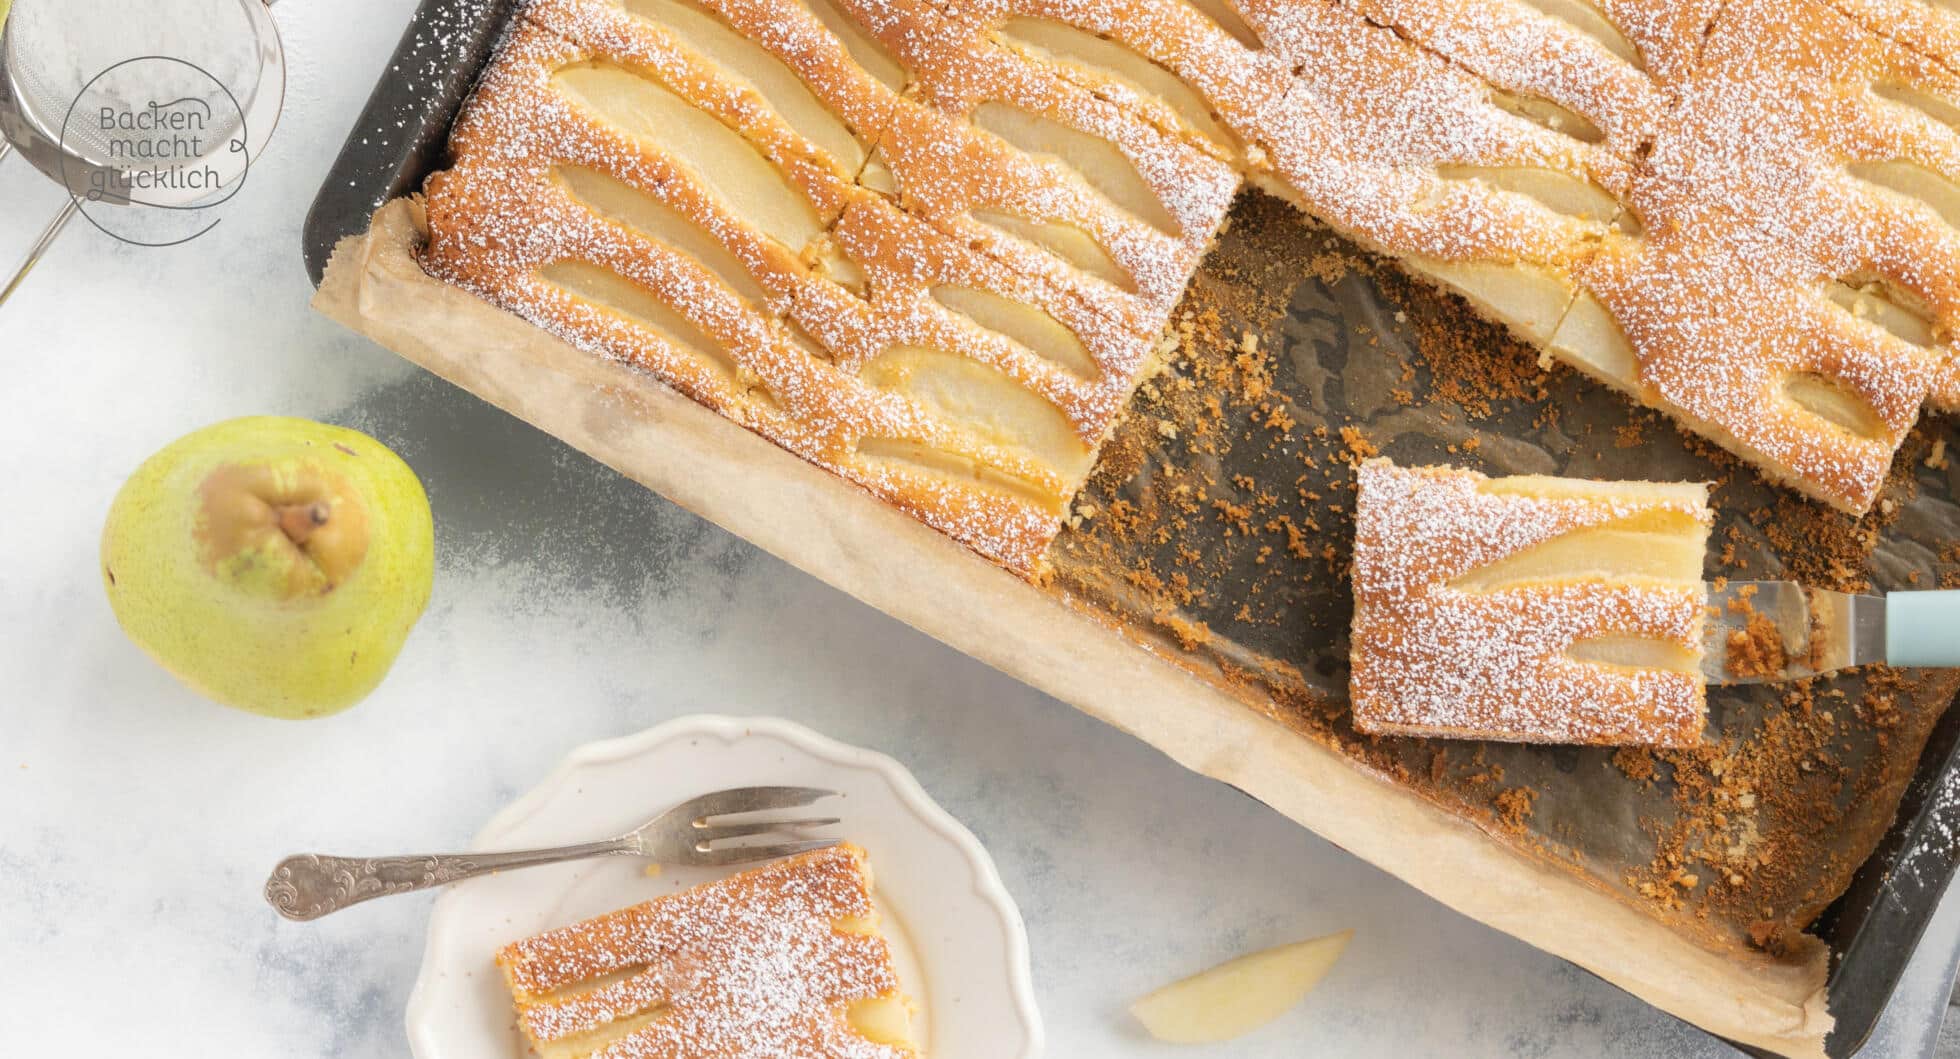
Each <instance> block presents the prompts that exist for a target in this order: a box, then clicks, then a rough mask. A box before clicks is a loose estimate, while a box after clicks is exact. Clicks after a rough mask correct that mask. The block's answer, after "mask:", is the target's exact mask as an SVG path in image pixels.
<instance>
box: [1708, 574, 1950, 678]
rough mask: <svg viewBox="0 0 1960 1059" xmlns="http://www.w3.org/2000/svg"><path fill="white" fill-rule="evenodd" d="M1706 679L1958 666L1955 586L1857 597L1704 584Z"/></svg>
mask: <svg viewBox="0 0 1960 1059" xmlns="http://www.w3.org/2000/svg"><path fill="white" fill-rule="evenodd" d="M1708 605H1709V619H1708V629H1707V635H1706V637H1705V640H1704V644H1705V648H1706V649H1705V651H1704V653H1703V656H1702V672H1703V675H1704V676H1706V677H1707V678H1708V682H1709V683H1710V684H1762V683H1769V682H1773V681H1779V680H1801V679H1803V678H1804V677H1811V676H1817V675H1819V674H1823V673H1830V672H1833V671H1835V670H1839V669H1849V668H1850V667H1852V666H1864V665H1881V664H1882V665H1889V666H1960V589H1955V590H1944V591H1926V592H1888V593H1885V594H1882V595H1878V594H1869V595H1859V594H1855V593H1851V592H1832V591H1829V590H1826V589H1821V588H1809V587H1806V586H1804V585H1800V584H1798V583H1796V582H1795V581H1727V582H1722V583H1720V584H1714V585H1709V586H1708Z"/></svg>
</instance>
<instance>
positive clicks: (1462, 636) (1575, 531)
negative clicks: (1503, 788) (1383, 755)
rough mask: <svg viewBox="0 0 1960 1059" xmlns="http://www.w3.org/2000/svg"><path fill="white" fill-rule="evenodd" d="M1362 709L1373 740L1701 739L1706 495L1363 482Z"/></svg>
mask: <svg viewBox="0 0 1960 1059" xmlns="http://www.w3.org/2000/svg"><path fill="white" fill-rule="evenodd" d="M1357 476H1358V479H1359V483H1360V495H1359V497H1358V499H1357V500H1356V507H1355V542H1354V621H1353V627H1352V631H1351V636H1352V649H1351V656H1350V657H1351V661H1352V665H1353V670H1352V675H1351V677H1350V683H1349V687H1350V696H1351V698H1352V701H1353V705H1354V724H1355V727H1356V728H1358V729H1360V730H1361V731H1363V732H1370V733H1377V734H1395V735H1424V736H1446V737H1451V738H1459V739H1491V740H1502V741H1507V742H1531V743H1580V744H1602V745H1631V744H1645V745H1652V746H1673V747H1680V746H1694V745H1696V744H1697V743H1699V742H1700V741H1701V730H1702V724H1703V715H1704V713H1705V709H1706V705H1705V690H1706V689H1705V687H1704V683H1703V678H1702V670H1701V653H1702V625H1703V622H1704V620H1705V617H1706V615H1705V613H1704V612H1705V609H1706V605H1707V592H1706V589H1705V588H1704V585H1703V582H1702V561H1703V557H1704V553H1705V552H1706V550H1707V545H1708V532H1709V527H1710V525H1711V523H1712V516H1711V514H1710V512H1709V509H1708V490H1707V487H1706V486H1703V485H1701V484H1698V483H1694V484H1661V483H1652V482H1589V481H1581V480H1575V479H1566V478H1550V477H1543V476H1535V475H1533V476H1520V477H1510V478H1487V477H1485V476H1484V475H1482V474H1479V473H1477V472H1475V471H1468V470H1459V469H1455V468H1447V467H1426V468H1404V467H1397V466H1396V465H1394V464H1393V463H1390V462H1389V461H1387V460H1384V459H1372V460H1368V461H1366V462H1364V463H1363V464H1362V465H1361V467H1360V468H1359V469H1358V471H1357Z"/></svg>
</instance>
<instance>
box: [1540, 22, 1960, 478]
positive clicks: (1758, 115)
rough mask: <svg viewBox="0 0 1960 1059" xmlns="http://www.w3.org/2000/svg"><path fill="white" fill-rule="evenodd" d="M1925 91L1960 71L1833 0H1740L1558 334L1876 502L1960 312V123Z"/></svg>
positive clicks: (1622, 379)
mask: <svg viewBox="0 0 1960 1059" xmlns="http://www.w3.org/2000/svg"><path fill="white" fill-rule="evenodd" d="M1920 98H1924V99H1960V81H1956V80H1955V79H1954V77H1953V75H1952V74H1951V73H1950V72H1949V71H1947V70H1945V69H1944V68H1943V67H1941V66H1940V65H1939V64H1937V63H1935V62H1933V61H1931V60H1929V59H1926V58H1925V57H1923V56H1920V55H1917V54H1915V53H1913V52H1911V51H1910V50H1908V49H1905V48H1902V47H1900V46H1899V45H1897V44H1895V43H1893V42H1892V41H1890V40H1888V39H1886V38H1883V37H1881V36H1878V35H1876V34H1873V33H1870V32H1867V31H1865V30H1863V29H1862V28H1861V27H1859V26H1858V25H1857V24H1856V23H1854V22H1853V21H1852V20H1850V19H1848V18H1846V17H1845V16H1844V15H1842V14H1841V13H1839V12H1838V11H1837V10H1836V9H1834V8H1832V7H1829V6H1827V5H1825V4H1823V3H1820V2H1813V0H1735V2H1733V3H1729V4H1727V5H1726V6H1725V7H1724V8H1723V10H1722V14H1721V17H1720V18H1719V19H1718V20H1717V21H1716V23H1715V27H1714V31H1713V33H1712V34H1711V35H1710V37H1709V39H1708V41H1707V43H1706V44H1705V45H1704V46H1703V49H1702V56H1701V59H1700V61H1699V63H1698V65H1697V68H1696V72H1695V74H1694V75H1693V76H1692V77H1691V78H1690V79H1689V80H1688V81H1687V83H1686V84H1685V85H1684V87H1683V88H1682V90H1681V101H1680V105H1679V106H1677V107H1676V108H1674V109H1673V110H1672V111H1671V112H1670V114H1669V116H1668V118H1667V120H1666V122H1665V123H1664V124H1663V125H1662V127H1661V128H1660V130H1659V133H1658V135H1657V136H1656V138H1655V140H1654V142H1653V147H1652V151H1651V155H1650V157H1649V159H1648V161H1647V163H1646V166H1645V167H1644V169H1643V171H1642V172H1641V174H1640V175H1639V177H1638V179H1636V181H1635V182H1634V184H1633V186H1632V187H1631V189H1630V191H1629V194H1628V203H1629V207H1630V208H1631V209H1632V210H1633V211H1635V212H1636V213H1637V214H1638V215H1639V216H1640V217H1641V218H1642V222H1643V228H1644V235H1643V237H1642V238H1640V239H1638V240H1630V241H1626V242H1623V243H1616V244H1608V245H1605V246H1602V248H1601V249H1600V251H1599V253H1597V254H1596V255H1594V256H1593V257H1592V258H1591V259H1589V260H1588V261H1587V262H1586V263H1585V264H1584V265H1583V266H1582V267H1581V269H1580V270H1579V273H1580V280H1581V283H1582V285H1583V286H1584V288H1585V291H1586V297H1585V298H1583V299H1582V300H1581V301H1580V302H1579V303H1578V304H1576V305H1575V306H1574V309H1573V311H1572V312H1571V313H1570V314H1568V317H1567V319H1566V321H1565V322H1564V323H1563V324H1562V325H1561V328H1560V332H1559V334H1558V335H1557V336H1555V338H1554V340H1553V344H1552V345H1553V351H1554V353H1555V354H1556V355H1558V356H1559V357H1560V358H1561V359H1565V360H1567V361H1569V362H1571V363H1573V364H1575V365H1577V366H1579V367H1581V368H1582V369H1584V370H1587V371H1589V372H1591V373H1592V374H1594V375H1596V376H1598V377H1600V378H1602V379H1605V380H1606V381H1608V382H1611V383H1613V384H1614V385H1616V386H1619V387H1621V388H1622V389H1626V390H1628V391H1630V392H1632V393H1635V394H1636V395H1638V396H1640V397H1641V398H1642V399H1643V400H1645V401H1646V402H1648V403H1650V404H1654V405H1656V406H1658V407H1661V408H1663V409H1666V410H1668V411H1669V412H1671V413H1673V414H1674V415H1676V416H1677V417H1678V418H1680V419H1682V420H1683V421H1685V422H1686V423H1688V424H1689V425H1691V426H1692V427H1694V428H1695V429H1696V430H1698V431H1699V432H1701V433H1703V434H1704V435H1706V436H1708V437H1711V438H1713V439H1715V440H1716V441H1718V442H1720V443H1721V444H1723V445H1724V446H1726V447H1728V448H1730V449H1731V450H1733V451H1735V452H1737V453H1738V454H1740V455H1742V456H1744V457H1745V458H1747V459H1748V460H1750V462H1752V463H1755V464H1756V465H1757V466H1758V467H1760V468H1762V469H1763V470H1764V472H1765V473H1766V475H1767V476H1769V477H1771V478H1772V479H1776V480H1779V481H1781V482H1783V483H1784V484H1787V485H1789V486H1791V487H1793V488H1795V489H1797V490H1799V491H1802V492H1804V493H1807V494H1809V495H1811V496H1813V497H1816V498H1817V499H1820V500H1823V501H1825V502H1827V503H1830V504H1832V505H1833V506H1836V507H1838V508H1841V509H1843V510H1846V511H1850V512H1854V513H1856V512H1862V511H1864V510H1865V509H1866V508H1867V507H1869V506H1870V504H1871V503H1872V500H1873V499H1874V497H1875V496H1876V495H1877V492H1878V488H1879V486H1880V484H1881V483H1882V482H1883V480H1884V476H1885V473H1886V470H1887V469H1888V468H1889V467H1890V466H1891V463H1892V457H1893V454H1894V453H1895V452H1896V450H1897V448H1898V445H1899V443H1900V441H1901V440H1902V439H1903V437H1904V435H1905V433H1906V431H1907V430H1908V429H1909V428H1910V427H1911V426H1912V424H1913V423H1914V421H1915V420H1916V419H1917V417H1918V415H1919V410H1920V408H1921V406H1922V405H1923V404H1925V403H1926V402H1927V401H1928V400H1929V399H1930V400H1933V401H1935V402H1936V403H1937V402H1938V401H1939V400H1940V393H1941V389H1942V387H1943V385H1944V384H1943V383H1942V379H1943V378H1944V377H1946V376H1948V375H1949V374H1950V372H1951V371H1952V362H1953V346H1952V341H1951V335H1952V333H1953V327H1954V326H1955V324H1956V323H1960V230H1957V229H1956V228H1955V227H1954V222H1955V221H1956V220H1960V186H1956V184H1955V183H1954V181H1955V179H1956V178H1957V177H1960V137H1956V136H1955V134H1954V130H1953V129H1951V128H1948V127H1945V126H1943V125H1941V124H1940V123H1938V122H1936V121H1934V120H1932V119H1931V118H1930V117H1929V116H1928V115H1927V114H1926V113H1925V112H1923V111H1922V110H1921V109H1919V108H1916V107H1914V106H1909V105H1907V104H1906V103H1905V102H1902V101H1903V100H1907V99H1920ZM1943 210H1948V211H1951V212H1950V213H1943Z"/></svg>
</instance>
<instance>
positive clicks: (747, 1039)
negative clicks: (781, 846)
mask: <svg viewBox="0 0 1960 1059" xmlns="http://www.w3.org/2000/svg"><path fill="white" fill-rule="evenodd" d="M497 963H498V965H499V966H501V967H502V968H503V970H504V977H505V979H506V980H507V982H508V983H509V985H510V991H511V995H512V996H513V997H514V998H515V999H516V1002H517V1024H518V1028H519V1029H520V1030H521V1031H522V1032H523V1034H524V1037H525V1039H526V1040H527V1041H529V1042H530V1044H531V1047H532V1048H533V1049H535V1050H536V1052H537V1054H538V1055H539V1056H541V1057H542V1059H586V1057H588V1056H603V1057H606V1059H652V1057H656V1056H657V1057H659V1059H695V1057H699V1059H724V1057H728V1056H779V1055H780V1056H792V1055H793V1056H798V1057H809V1059H820V1057H822V1059H915V1057H917V1056H918V1055H919V1054H920V1053H919V1052H918V1050H917V1046H916V1045H915V1044H914V1043H913V1042H912V1034H911V1001H910V1000H908V999H907V998H906V996H905V995H904V993H902V992H901V991H900V990H899V984H898V974H897V972H896V971H895V970H894V969H893V966H892V955H891V948H890V946H889V945H888V944H887V943H886V941H885V939H884V937H883V936H882V935H880V933H879V924H878V913H877V911H876V910H875V909H874V908H873V907H872V904H871V865H870V861H869V860H868V859H867V858H866V856H865V853H864V851H863V850H861V849H859V848H857V847H856V846H852V845H848V844H845V845H839V846H833V847H831V848H829V849H823V850H818V851H816V852H814V853H806V854H803V855H801V856H798V857H791V858H788V859H786V860H779V861H775V862H773V863H770V864H766V865H764V866H762V867H760V868H756V869H754V870H751V871H746V872H743V873H742V874H740V875H735V876H732V877H730V878H727V879H722V880H720V881H718V882H712V883H708V884H706V885H703V886H697V887H695V888H693V889H691V890H684V891H682V892H680V893H677V894H672V895H670V896H667V897H661V898H657V899H655V900H652V901H648V902H646V903H644V904H639V905H635V906H633V907H631V908H627V909H622V910H620V911H618V912H613V913H610V914H608V915H603V916H600V917H598V918H596V919H589V920H586V921H585V922H583V923H577V924H574V925H572V926H569V927H565V928H562V929H559V930H553V931H550V932H547V933H544V934H540V935H538V936H536V937H533V938H529V939H526V940H524V941H520V942H517V943H515V944H513V945H510V946H508V947H506V948H505V949H504V950H503V951H502V952H500V953H498V954H497Z"/></svg>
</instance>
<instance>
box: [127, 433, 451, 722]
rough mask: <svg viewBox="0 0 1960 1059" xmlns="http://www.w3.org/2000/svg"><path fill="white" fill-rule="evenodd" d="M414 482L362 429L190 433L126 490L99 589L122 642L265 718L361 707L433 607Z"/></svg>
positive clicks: (425, 533) (424, 504) (422, 511)
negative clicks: (125, 638)
mask: <svg viewBox="0 0 1960 1059" xmlns="http://www.w3.org/2000/svg"><path fill="white" fill-rule="evenodd" d="M434 571H435V530H434V525H433V523H432V521H431V518H430V515H429V500H428V497H427V495H426V494H424V493H423V491H422V483H421V481H420V480H418V479H417V478H416V477H415V472H414V471H412V470H410V469H409V467H408V464H406V463H403V462H402V460H401V457H399V456H396V455H395V454H394V453H393V452H391V451H389V449H388V448H387V446H385V445H382V444H381V443H380V442H378V441H376V440H374V439H373V438H370V437H368V436H367V435H365V434H362V433H360V432H358V431H353V430H347V429H345V428H342V427H336V426H329V425H327V424H324V423H315V422H312V421H310V420H305V419H288V418H281V417H274V416H256V417H250V418H245V419H233V420H229V421H227V422H223V423H218V424H216V425H214V426H209V427H206V428H204V429H203V430H199V431H197V432H195V433H192V434H189V435H186V436H184V437H182V438H179V439H178V440H176V441H174V442H172V443H171V444H169V445H168V446H166V447H165V448H164V449H163V450H162V451H160V452H158V453H157V454H156V455H154V456H152V457H150V458H149V459H148V460H146V461H145V462H144V463H143V465H142V466H141V467H138V468H137V469H136V473H134V474H132V475H130V477H129V480H128V481H127V482H125V483H123V487H122V490H121V491H120V492H119V493H117V494H116V499H115V503H114V504H113V505H111V507H110V509H109V519H108V522H107V524H106V525H104V526H103V529H102V582H103V585H104V586H105V587H106V588H107V589H108V592H109V604H110V606H111V608H113V609H114V611H115V613H116V620H117V621H119V622H121V623H122V627H123V631H124V632H126V633H128V634H129V637H130V639H132V640H135V641H136V643H137V644H138V645H140V646H141V647H142V648H143V649H144V650H145V651H147V652H149V654H150V656H151V657H153V658H155V659H156V660H157V661H158V662H159V663H161V664H162V665H163V667H164V668H165V669H168V670H169V671H170V672H171V673H173V674H175V675H176V676H177V678H178V679H179V680H182V681H183V682H184V683H185V684H188V685H189V686H190V687H192V688H193V689H195V690H197V691H198V692H200V693H202V694H203V695H205V696H207V697H209V698H211V699H213V700H215V701H217V702H221V703H223V704H225V705H227V706H235V707H237V708H239V709H241V710H250V711H252V712H254V713H262V714H265V715H267V716H269V717H283V718H302V717H321V716H325V715H327V714H330V713H335V712H338V711H340V710H344V709H346V708H347V707H349V706H352V705H353V704H355V703H356V702H359V701H360V700H361V699H363V698H365V697H366V696H367V694H368V693H369V692H370V691H373V690H374V688H375V685H377V684H379V683H381V678H382V677H384V676H386V675H387V672H388V668H389V667H390V666H391V665H393V664H394V661H395V655H396V654H397V653H398V652H399V651H400V650H401V646H402V641H403V640H405V639H407V637H408V631H409V629H411V628H413V627H414V625H415V622H416V619H418V618H420V617H421V616H422V609H423V607H425V606H426V605H427V604H428V601H429V588H430V584H431V582H432V580H433V578H434Z"/></svg>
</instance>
